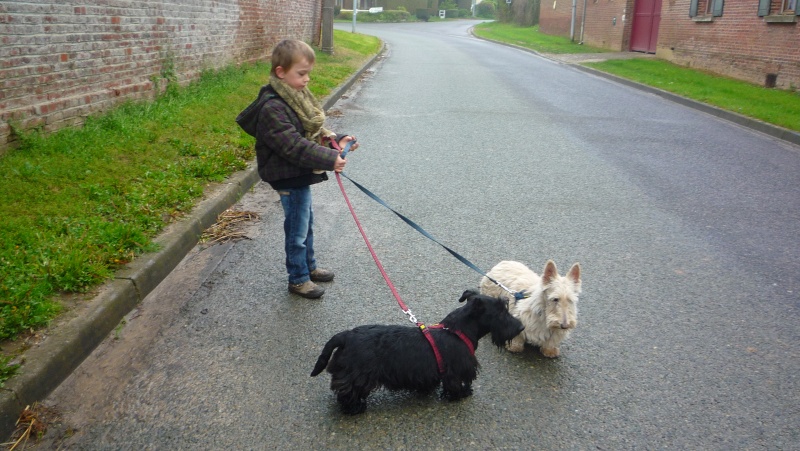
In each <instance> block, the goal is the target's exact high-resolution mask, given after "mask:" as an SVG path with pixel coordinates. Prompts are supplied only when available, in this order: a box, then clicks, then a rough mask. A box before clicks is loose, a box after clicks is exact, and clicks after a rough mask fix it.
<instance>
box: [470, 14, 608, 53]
mask: <svg viewBox="0 0 800 451" xmlns="http://www.w3.org/2000/svg"><path fill="white" fill-rule="evenodd" d="M473 32H474V33H475V34H476V35H477V36H480V37H482V38H486V39H492V40H495V41H501V42H505V43H508V44H514V45H516V46H519V47H523V48H526V49H531V50H535V51H537V52H540V53H555V54H564V53H603V52H608V51H609V50H605V49H601V48H597V47H590V46H588V45H582V44H578V43H577V42H572V41H570V40H569V38H565V37H563V36H552V35H549V34H544V33H540V32H539V26H538V25H536V26H533V27H520V26H518V25H513V24H506V23H500V22H485V23H482V24H478V25H476V26H475V28H474V29H473Z"/></svg>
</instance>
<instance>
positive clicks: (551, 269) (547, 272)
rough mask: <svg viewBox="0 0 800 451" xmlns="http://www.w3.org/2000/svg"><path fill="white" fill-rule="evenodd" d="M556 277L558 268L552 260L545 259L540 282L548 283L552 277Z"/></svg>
mask: <svg viewBox="0 0 800 451" xmlns="http://www.w3.org/2000/svg"><path fill="white" fill-rule="evenodd" d="M556 277H558V268H556V263H555V262H554V261H553V260H547V263H545V265H544V271H542V284H543V285H548V284H549V283H550V282H551V281H553V279H555V278H556Z"/></svg>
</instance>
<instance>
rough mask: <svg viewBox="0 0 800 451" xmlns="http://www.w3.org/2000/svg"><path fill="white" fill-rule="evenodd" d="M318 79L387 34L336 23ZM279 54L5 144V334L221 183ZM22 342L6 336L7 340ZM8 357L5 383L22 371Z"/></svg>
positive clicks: (37, 318) (1, 329)
mask: <svg viewBox="0 0 800 451" xmlns="http://www.w3.org/2000/svg"><path fill="white" fill-rule="evenodd" d="M334 42H335V54H334V55H327V54H324V53H321V52H319V53H318V57H317V58H318V59H317V64H316V66H315V69H314V72H313V73H312V82H311V90H312V92H313V93H314V94H315V95H316V96H317V97H318V98H320V99H321V98H323V97H325V96H327V95H328V94H329V93H330V92H331V91H332V90H333V89H334V88H335V87H337V86H339V85H340V84H341V83H342V82H344V81H345V80H346V79H347V78H348V77H350V76H351V75H352V74H353V73H354V72H355V71H357V70H358V69H359V68H360V67H362V66H363V64H364V63H365V62H366V61H367V60H368V59H369V58H371V57H372V56H373V55H374V54H376V53H377V52H378V50H379V49H380V41H379V40H378V39H377V38H374V37H371V36H366V35H359V34H352V33H345V32H340V31H338V30H335V31H334ZM269 69H270V67H269V64H264V63H257V64H252V65H245V66H236V67H234V66H231V67H227V68H224V69H221V70H218V71H213V72H207V73H204V74H202V76H201V77H200V78H199V80H197V81H196V82H194V83H192V84H191V85H189V86H186V87H182V88H181V87H177V86H174V85H172V86H169V87H168V89H167V92H166V93H165V94H164V95H162V96H160V97H159V98H157V99H156V100H154V101H148V102H138V103H133V102H131V103H126V104H124V105H122V106H121V107H119V108H117V109H115V110H113V111H111V112H110V113H108V114H104V115H102V116H98V117H92V118H89V119H88V120H87V121H86V123H85V124H84V126H83V127H80V128H69V129H64V130H61V131H59V132H57V133H54V134H51V135H44V134H42V133H39V132H31V133H22V134H21V145H20V146H19V148H18V149H15V150H13V151H9V152H8V153H6V154H5V155H2V156H0V210H1V211H3V213H4V214H3V215H2V216H1V217H0V342H2V343H3V344H4V345H8V344H9V342H10V341H13V340H15V339H17V338H19V337H20V336H21V335H24V334H27V333H31V332H33V331H34V330H36V329H37V328H41V327H43V326H46V325H47V324H48V323H49V322H50V321H51V320H52V319H53V318H55V317H56V316H57V315H58V314H59V312H61V311H62V310H63V309H64V308H65V307H64V306H65V304H64V303H63V302H62V301H61V295H63V294H69V293H87V292H89V291H90V290H92V289H93V288H95V287H97V286H98V285H99V284H101V283H103V282H104V281H106V280H108V279H109V278H110V277H112V276H113V274H114V272H115V270H117V269H119V268H120V267H121V266H122V265H124V264H125V263H128V262H130V261H131V260H133V259H134V258H136V256H137V255H140V254H141V253H143V252H147V251H152V250H155V247H154V245H153V239H154V238H155V237H156V236H157V235H158V233H159V232H161V231H162V230H163V228H164V227H165V226H166V225H167V224H169V223H170V222H172V221H175V220H177V219H179V218H180V217H181V216H183V215H184V214H186V213H187V212H188V211H190V210H191V209H192V207H193V206H194V205H195V204H196V202H198V201H199V200H200V198H201V196H202V195H203V191H204V188H205V187H206V186H207V185H208V184H209V183H214V182H221V181H223V180H225V179H226V178H227V177H228V176H230V175H231V174H232V173H233V172H235V171H239V170H242V169H244V168H245V167H246V166H247V165H248V163H249V162H250V161H252V160H253V157H254V150H253V144H254V143H253V138H252V137H250V136H249V135H247V134H246V133H244V132H243V131H242V130H241V129H240V128H239V127H238V125H237V124H236V123H235V122H234V120H233V119H234V118H235V117H236V115H237V114H238V113H239V112H240V111H241V110H242V109H243V108H244V107H245V106H247V105H248V104H249V103H250V102H251V101H252V100H253V98H254V97H255V96H256V94H257V93H258V90H259V88H260V86H261V85H263V84H265V83H266V82H267V81H268V79H269ZM8 348H13V346H11V347H9V346H4V349H8ZM0 357H2V359H0V384H1V383H2V381H4V380H6V379H8V377H10V376H11V375H12V374H13V367H10V366H9V363H10V361H9V355H8V354H7V353H4V354H3V355H1V356H0Z"/></svg>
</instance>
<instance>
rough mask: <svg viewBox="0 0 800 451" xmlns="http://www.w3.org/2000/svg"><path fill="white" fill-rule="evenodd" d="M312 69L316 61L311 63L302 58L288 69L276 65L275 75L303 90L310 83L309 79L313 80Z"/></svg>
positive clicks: (293, 86)
mask: <svg viewBox="0 0 800 451" xmlns="http://www.w3.org/2000/svg"><path fill="white" fill-rule="evenodd" d="M312 69H314V63H309V62H308V60H307V59H305V58H300V59H299V60H297V61H295V62H294V63H293V64H292V66H291V67H290V68H289V69H288V70H287V69H285V68H284V67H283V66H278V67H276V68H275V75H277V76H278V78H280V79H281V80H283V81H284V82H285V83H286V84H287V85H289V86H291V87H292V88H294V89H296V90H298V91H302V90H303V89H304V88H305V87H306V86H307V85H308V81H309V80H311V77H310V74H311V70H312Z"/></svg>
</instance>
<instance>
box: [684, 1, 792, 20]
mask: <svg viewBox="0 0 800 451" xmlns="http://www.w3.org/2000/svg"><path fill="white" fill-rule="evenodd" d="M767 1H769V0H767ZM795 1H797V0H795ZM723 3H724V0H691V2H690V3H689V17H692V18H694V20H695V22H711V21H712V20H713V18H714V17H720V16H721V15H722V5H723Z"/></svg>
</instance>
